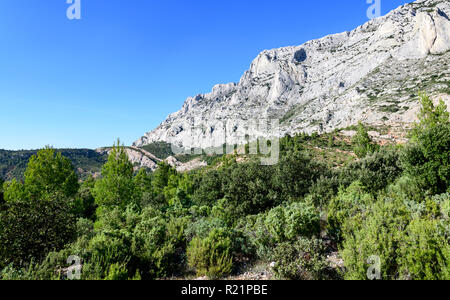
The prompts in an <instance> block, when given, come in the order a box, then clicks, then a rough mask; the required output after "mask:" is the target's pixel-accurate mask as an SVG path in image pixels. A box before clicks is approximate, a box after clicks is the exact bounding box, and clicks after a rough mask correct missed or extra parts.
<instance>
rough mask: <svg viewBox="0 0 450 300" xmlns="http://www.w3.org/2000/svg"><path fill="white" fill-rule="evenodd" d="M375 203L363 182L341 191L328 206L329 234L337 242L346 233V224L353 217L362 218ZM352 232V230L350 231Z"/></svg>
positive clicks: (357, 182)
mask: <svg viewBox="0 0 450 300" xmlns="http://www.w3.org/2000/svg"><path fill="white" fill-rule="evenodd" d="M373 202H374V198H373V196H372V195H370V194H368V193H367V190H366V188H365V187H364V186H363V185H362V184H361V182H359V181H356V182H354V183H352V184H351V185H350V186H349V187H348V188H347V189H342V188H341V189H340V191H339V193H338V195H337V196H336V197H335V198H333V200H331V202H330V205H329V206H328V233H329V235H330V236H331V237H332V238H334V239H335V240H336V241H338V242H340V241H341V240H342V235H343V234H344V233H346V227H345V223H346V222H347V220H348V219H350V218H353V217H361V215H362V214H363V213H365V212H366V211H367V210H368V208H369V207H370V206H371V204H372V203H373ZM348 230H349V231H352V228H349V229H348Z"/></svg>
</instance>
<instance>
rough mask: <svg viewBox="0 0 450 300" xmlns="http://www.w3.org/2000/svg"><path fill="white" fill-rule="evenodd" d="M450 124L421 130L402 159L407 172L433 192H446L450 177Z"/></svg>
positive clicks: (423, 187) (420, 184) (424, 187)
mask: <svg viewBox="0 0 450 300" xmlns="http://www.w3.org/2000/svg"><path fill="white" fill-rule="evenodd" d="M449 153H450V124H448V123H447V124H443V125H437V126H434V127H431V128H429V129H425V130H424V131H421V132H420V134H419V135H418V139H417V142H415V143H412V144H411V145H409V146H408V147H407V148H406V149H405V152H404V155H403V157H402V161H403V164H404V167H405V171H406V173H407V174H408V175H409V176H411V177H413V178H415V180H416V181H417V183H418V184H419V186H420V187H421V188H422V189H424V190H427V191H429V192H430V193H431V194H433V195H435V194H441V193H445V192H447V191H448V189H449V185H448V181H449V178H450V155H449Z"/></svg>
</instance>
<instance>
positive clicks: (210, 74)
mask: <svg viewBox="0 0 450 300" xmlns="http://www.w3.org/2000/svg"><path fill="white" fill-rule="evenodd" d="M80 1H81V19H79V20H77V19H74V20H69V19H68V18H67V15H66V11H67V9H68V8H69V6H70V4H67V3H66V0H0V149H8V150H18V149H38V148H42V147H44V146H46V145H50V146H53V147H55V148H90V149H95V148H98V147H102V146H110V145H112V144H113V142H114V141H116V140H117V138H120V139H121V141H122V142H124V143H125V145H131V144H132V143H133V141H135V140H137V139H138V138H139V137H141V136H142V135H143V134H144V133H145V132H148V131H150V130H152V129H154V128H155V127H157V126H158V125H159V124H160V123H161V122H162V121H164V119H165V118H166V117H167V116H168V115H169V114H170V113H173V112H175V111H178V110H179V109H180V108H181V106H182V104H183V103H184V101H185V100H186V98H187V97H190V96H195V95H197V94H202V93H208V92H210V91H211V89H212V87H213V86H214V85H216V84H219V83H228V82H238V81H239V79H240V77H241V76H242V75H243V73H244V72H245V70H247V69H248V68H249V66H250V64H251V62H252V60H253V59H254V58H255V57H256V56H257V55H258V54H259V53H260V52H261V51H263V50H265V49H272V48H279V47H284V46H293V45H300V44H302V43H304V42H306V41H308V40H311V39H315V38H320V37H323V36H325V35H328V34H332V33H339V32H343V31H348V30H352V29H354V28H356V27H357V26H359V25H361V24H363V23H365V22H367V21H368V17H367V9H368V8H369V6H370V4H367V0H341V1H337V0H314V1H311V0H276V1H275V0H272V1H268V0H258V1H257V0H220V1H219V0H80ZM369 1H370V0H369ZM374 1H375V0H374ZM380 1H381V13H382V15H384V14H386V13H387V12H389V11H390V10H392V9H394V8H397V7H398V6H400V5H403V4H405V3H407V2H411V1H404V0H380Z"/></svg>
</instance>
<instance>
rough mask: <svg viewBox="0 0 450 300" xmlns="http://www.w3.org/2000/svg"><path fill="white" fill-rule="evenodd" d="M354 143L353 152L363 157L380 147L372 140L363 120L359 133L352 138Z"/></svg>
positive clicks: (359, 125) (359, 124)
mask: <svg viewBox="0 0 450 300" xmlns="http://www.w3.org/2000/svg"><path fill="white" fill-rule="evenodd" d="M352 144H353V152H355V154H356V155H357V156H358V157H359V158H363V157H365V156H366V155H367V154H368V153H372V152H375V151H376V150H377V149H378V145H376V144H374V143H373V142H372V139H371V138H370V136H369V133H368V132H367V129H366V127H365V126H364V125H363V124H362V123H361V122H359V123H358V129H357V133H356V135H355V136H354V137H353V139H352Z"/></svg>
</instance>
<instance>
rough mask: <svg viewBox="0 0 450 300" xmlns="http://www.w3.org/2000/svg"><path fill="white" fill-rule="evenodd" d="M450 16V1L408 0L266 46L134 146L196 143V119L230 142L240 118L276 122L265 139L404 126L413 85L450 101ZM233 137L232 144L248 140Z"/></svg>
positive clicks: (413, 104) (413, 101)
mask: <svg viewBox="0 0 450 300" xmlns="http://www.w3.org/2000/svg"><path fill="white" fill-rule="evenodd" d="M449 15H450V2H449V1H447V0H425V1H424V0H422V1H415V2H413V3H409V4H405V5H403V6H401V7H399V8H397V9H396V10H394V11H392V12H390V13H389V14H388V15H386V16H384V17H381V18H377V19H373V20H371V21H369V22H367V23H366V24H364V25H362V26H359V27H358V28H356V29H355V30H353V31H351V32H343V33H339V34H333V35H330V36H326V37H324V38H321V39H318V40H313V41H309V42H307V43H305V44H303V45H301V46H295V47H284V48H279V49H273V50H266V51H263V52H262V53H261V54H260V55H259V56H258V57H257V58H256V59H255V60H254V61H253V62H252V64H251V66H250V69H249V70H248V71H247V72H245V74H244V75H243V76H242V78H241V80H240V82H239V83H230V84H224V85H217V86H215V87H214V88H213V90H212V92H211V93H209V94H204V95H197V96H195V97H191V98H188V99H187V100H186V102H185V103H184V105H183V107H182V109H181V110H180V111H178V112H176V113H174V114H172V115H170V116H169V117H168V118H167V119H166V120H165V121H164V122H163V123H162V124H161V125H160V126H159V127H158V128H156V129H155V130H153V131H151V132H149V133H147V134H145V136H143V137H142V138H140V139H139V140H137V141H136V142H135V143H134V146H136V147H139V146H142V145H146V144H150V143H153V142H159V141H164V142H168V143H172V144H175V145H177V146H184V147H192V146H195V143H198V140H196V139H195V137H196V136H198V135H199V133H198V131H194V130H193V128H195V127H198V125H199V123H200V125H201V127H202V132H201V133H200V134H201V135H203V136H204V137H206V138H208V139H211V140H218V141H223V140H226V141H227V142H228V141H229V140H228V135H229V132H230V130H231V131H232V132H234V133H239V132H240V131H243V128H242V122H239V120H247V121H248V120H259V119H278V120H279V121H280V131H279V132H274V131H271V130H269V129H268V130H261V131H258V132H256V134H257V135H263V136H270V135H284V134H287V133H289V134H294V133H298V132H306V133H312V132H329V131H332V130H334V129H336V128H346V127H348V126H350V125H353V124H355V123H357V122H358V121H363V122H365V123H368V124H372V125H380V124H381V125H396V126H407V124H408V123H411V122H413V121H414V120H415V118H414V116H415V114H414V111H415V110H417V96H416V95H417V91H418V90H419V89H421V90H424V91H426V92H428V93H430V94H431V95H433V96H434V97H442V98H444V100H445V101H446V102H447V103H448V104H450V97H449V90H450V86H449V85H450V71H449V70H450V66H449V62H450V51H449V50H450V21H449V17H448V16H449ZM223 124H226V125H225V126H223ZM403 124H405V125H403ZM193 136H194V138H193ZM238 136H239V137H238V138H236V139H237V140H233V141H232V142H233V143H234V142H239V141H241V142H242V141H243V140H244V139H245V138H246V137H245V136H244V135H243V134H241V135H238ZM187 141H191V142H192V144H189V142H187Z"/></svg>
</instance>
